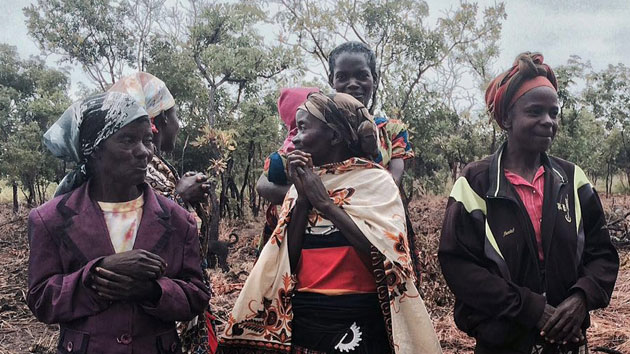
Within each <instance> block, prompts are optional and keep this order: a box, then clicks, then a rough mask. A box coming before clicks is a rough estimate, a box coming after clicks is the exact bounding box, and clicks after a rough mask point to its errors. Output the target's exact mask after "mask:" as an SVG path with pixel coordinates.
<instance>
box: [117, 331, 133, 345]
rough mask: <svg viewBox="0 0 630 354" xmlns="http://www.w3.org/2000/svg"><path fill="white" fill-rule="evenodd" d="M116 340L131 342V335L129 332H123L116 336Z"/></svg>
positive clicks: (124, 342) (121, 342)
mask: <svg viewBox="0 0 630 354" xmlns="http://www.w3.org/2000/svg"><path fill="white" fill-rule="evenodd" d="M116 341H117V342H118V343H120V344H131V335H130V334H129V333H124V334H123V335H121V336H120V337H118V338H116Z"/></svg>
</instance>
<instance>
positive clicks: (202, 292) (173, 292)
mask: <svg viewBox="0 0 630 354" xmlns="http://www.w3.org/2000/svg"><path fill="white" fill-rule="evenodd" d="M182 261H183V264H182V268H181V270H180V271H179V273H178V274H177V277H176V278H168V277H165V276H164V277H161V278H159V279H158V280H157V285H158V286H159V287H160V290H161V295H160V296H159V299H157V301H155V302H154V303H145V304H143V306H142V307H143V309H144V311H146V312H147V313H148V314H149V315H152V316H154V317H156V318H159V319H160V320H162V321H187V320H190V319H192V318H193V317H195V316H196V315H198V314H200V313H202V312H203V310H205V309H206V307H207V306H208V300H209V299H210V293H209V291H208V289H207V287H206V285H205V284H204V283H203V280H202V274H201V268H200V267H199V265H200V264H201V259H200V257H199V237H198V236H197V227H196V225H195V221H194V219H193V218H192V216H190V215H188V230H187V232H186V238H185V244H184V256H183V260H182Z"/></svg>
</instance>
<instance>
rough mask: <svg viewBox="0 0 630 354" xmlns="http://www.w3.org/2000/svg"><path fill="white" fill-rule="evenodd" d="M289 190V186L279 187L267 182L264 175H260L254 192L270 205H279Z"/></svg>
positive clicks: (279, 185)
mask: <svg viewBox="0 0 630 354" xmlns="http://www.w3.org/2000/svg"><path fill="white" fill-rule="evenodd" d="M289 188H291V185H290V184H287V185H281V184H275V183H271V182H269V180H268V179H267V176H265V174H264V173H263V174H261V175H260V178H258V182H256V192H258V194H260V195H261V196H262V197H263V198H265V199H267V200H268V201H269V202H271V203H272V204H276V205H280V204H282V201H283V200H284V196H285V195H286V194H287V192H288V191H289Z"/></svg>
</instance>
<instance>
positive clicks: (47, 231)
mask: <svg viewBox="0 0 630 354" xmlns="http://www.w3.org/2000/svg"><path fill="white" fill-rule="evenodd" d="M142 188H143V189H144V210H143V213H142V220H141V221H140V226H139V228H138V233H137V237H136V241H135V244H134V249H145V250H148V251H150V252H153V253H155V254H158V255H160V256H161V257H162V258H163V259H164V260H165V261H166V262H167V264H168V265H167V268H166V273H165V275H164V276H163V277H162V278H160V279H158V280H157V282H158V284H159V286H160V288H161V289H162V296H161V297H160V299H159V301H158V302H157V304H152V305H153V306H155V307H152V306H151V305H150V304H143V303H135V302H112V303H110V302H109V301H105V300H102V299H101V298H99V296H98V295H97V294H96V293H95V292H94V291H92V289H91V288H89V287H87V286H86V284H87V280H88V275H89V274H90V271H91V270H92V268H93V267H94V265H95V263H96V262H97V261H98V260H100V259H101V258H103V257H105V256H108V255H111V254H114V249H113V247H112V244H111V241H110V238H109V233H108V231H107V226H106V224H105V219H104V217H103V214H102V212H101V210H100V208H99V207H98V204H97V203H96V202H95V201H93V200H92V199H90V197H89V195H88V183H85V184H83V185H82V186H81V187H79V188H77V189H75V190H74V191H72V192H69V193H67V194H64V195H61V196H59V197H57V198H55V199H53V200H51V201H49V202H47V203H45V204H43V205H42V206H40V207H39V208H37V209H33V210H32V211H31V213H30V215H29V220H28V221H29V222H28V231H29V242H30V249H31V255H30V258H29V267H28V271H29V274H28V295H27V303H28V306H29V307H30V309H31V311H33V314H35V317H37V318H38V319H39V320H40V321H42V322H45V323H59V325H60V328H61V333H60V340H59V345H58V347H57V350H58V351H57V352H58V353H180V352H181V351H180V346H179V341H178V338H177V333H176V331H175V321H186V320H190V319H192V318H193V317H195V316H196V315H197V314H201V313H202V312H203V311H204V309H205V308H206V307H207V304H208V300H209V298H210V295H209V291H208V289H207V287H206V285H204V283H203V280H202V277H201V269H200V267H199V264H200V258H199V238H198V237H197V227H196V222H195V220H194V218H193V217H192V216H191V215H190V214H189V213H188V212H187V211H185V210H184V209H182V208H181V207H179V206H178V205H176V204H175V203H173V202H172V201H170V200H168V199H166V198H164V197H161V196H158V195H156V194H155V193H154V192H153V191H152V190H151V189H150V188H149V186H148V185H146V184H144V185H143V186H142Z"/></svg>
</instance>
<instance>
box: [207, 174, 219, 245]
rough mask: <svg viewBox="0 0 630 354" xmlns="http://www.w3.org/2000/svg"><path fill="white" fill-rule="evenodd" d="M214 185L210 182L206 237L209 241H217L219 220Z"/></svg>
mask: <svg viewBox="0 0 630 354" xmlns="http://www.w3.org/2000/svg"><path fill="white" fill-rule="evenodd" d="M216 187H217V186H216V185H215V184H214V182H213V183H211V184H210V193H209V197H210V207H211V210H210V227H209V229H210V230H208V232H209V233H208V236H209V237H208V238H209V240H210V241H217V240H218V239H219V222H220V221H221V209H220V205H219V201H218V200H217V192H216Z"/></svg>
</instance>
